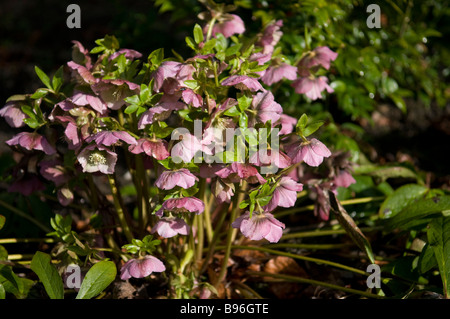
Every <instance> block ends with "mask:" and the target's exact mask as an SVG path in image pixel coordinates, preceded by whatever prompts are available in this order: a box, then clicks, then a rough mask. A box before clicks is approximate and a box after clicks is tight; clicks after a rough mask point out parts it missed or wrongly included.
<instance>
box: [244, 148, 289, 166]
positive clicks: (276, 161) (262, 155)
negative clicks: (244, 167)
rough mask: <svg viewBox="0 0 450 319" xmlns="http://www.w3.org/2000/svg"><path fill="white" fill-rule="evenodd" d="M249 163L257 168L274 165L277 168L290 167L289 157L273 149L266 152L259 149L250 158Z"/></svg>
mask: <svg viewBox="0 0 450 319" xmlns="http://www.w3.org/2000/svg"><path fill="white" fill-rule="evenodd" d="M249 162H250V163H252V164H255V165H256V166H259V167H261V166H267V165H275V166H276V167H278V168H286V167H288V166H290V165H291V159H290V158H289V156H287V155H286V154H284V153H283V152H280V151H277V150H274V149H268V150H266V151H264V150H261V149H259V150H258V151H257V152H254V153H253V155H252V156H250V158H249Z"/></svg>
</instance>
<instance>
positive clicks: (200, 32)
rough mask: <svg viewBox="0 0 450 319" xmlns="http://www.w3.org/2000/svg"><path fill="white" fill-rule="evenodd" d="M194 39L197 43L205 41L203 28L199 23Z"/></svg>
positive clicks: (195, 27) (196, 26) (196, 25)
mask: <svg viewBox="0 0 450 319" xmlns="http://www.w3.org/2000/svg"><path fill="white" fill-rule="evenodd" d="M194 41H195V43H197V44H199V43H200V42H203V30H202V27H201V26H199V25H198V24H195V26H194Z"/></svg>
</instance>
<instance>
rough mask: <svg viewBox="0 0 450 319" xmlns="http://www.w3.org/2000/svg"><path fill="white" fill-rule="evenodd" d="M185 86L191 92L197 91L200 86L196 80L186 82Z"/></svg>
mask: <svg viewBox="0 0 450 319" xmlns="http://www.w3.org/2000/svg"><path fill="white" fill-rule="evenodd" d="M184 84H185V85H186V86H187V87H188V88H190V89H191V90H195V89H196V88H197V86H198V82H197V81H196V80H186V81H184Z"/></svg>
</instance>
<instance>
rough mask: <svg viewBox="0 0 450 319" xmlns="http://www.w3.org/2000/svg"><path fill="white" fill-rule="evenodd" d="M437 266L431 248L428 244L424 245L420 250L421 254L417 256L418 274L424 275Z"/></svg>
mask: <svg viewBox="0 0 450 319" xmlns="http://www.w3.org/2000/svg"><path fill="white" fill-rule="evenodd" d="M436 266H437V261H436V258H435V257H434V252H433V248H432V247H431V246H430V244H426V245H425V247H423V248H422V252H421V254H420V256H419V262H418V267H419V272H420V273H421V274H424V273H426V272H427V271H429V270H431V269H433V268H434V267H436Z"/></svg>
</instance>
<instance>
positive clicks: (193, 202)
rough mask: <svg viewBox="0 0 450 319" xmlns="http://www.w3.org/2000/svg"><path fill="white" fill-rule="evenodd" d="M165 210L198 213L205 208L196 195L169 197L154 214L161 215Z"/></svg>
mask: <svg viewBox="0 0 450 319" xmlns="http://www.w3.org/2000/svg"><path fill="white" fill-rule="evenodd" d="M165 210H168V211H170V212H172V213H196V214H197V215H199V214H201V213H203V211H204V210H205V204H204V203H203V202H202V201H201V200H200V199H198V198H196V197H182V198H169V199H168V200H166V201H165V202H164V203H163V204H162V206H161V208H160V209H159V210H158V211H157V212H156V213H155V214H156V216H159V217H161V216H162V215H163V212H164V211H165Z"/></svg>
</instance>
